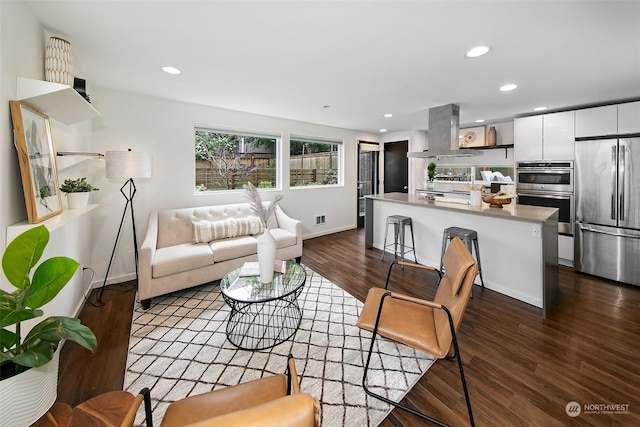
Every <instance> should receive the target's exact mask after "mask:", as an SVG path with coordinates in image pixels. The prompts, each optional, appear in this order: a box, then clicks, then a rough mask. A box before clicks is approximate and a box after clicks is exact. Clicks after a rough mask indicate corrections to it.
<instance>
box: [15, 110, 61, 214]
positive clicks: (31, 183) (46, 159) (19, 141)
mask: <svg viewBox="0 0 640 427" xmlns="http://www.w3.org/2000/svg"><path fill="white" fill-rule="evenodd" d="M9 106H10V108H11V119H12V121H13V135H14V145H15V146H16V150H17V151H18V161H19V162H20V175H21V177H22V189H23V191H24V199H25V203H26V205H27V219H28V221H29V223H30V224H35V223H38V222H42V221H44V220H45V219H47V218H50V217H52V216H54V215H57V214H59V213H61V212H62V201H61V199H60V190H59V185H58V171H57V170H56V161H55V157H54V155H55V153H54V151H53V141H52V139H51V126H50V124H49V117H47V116H46V115H44V114H42V113H40V112H39V111H36V110H34V109H32V108H30V107H29V106H27V105H25V104H23V103H21V102H19V101H9Z"/></svg>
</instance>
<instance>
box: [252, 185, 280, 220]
mask: <svg viewBox="0 0 640 427" xmlns="http://www.w3.org/2000/svg"><path fill="white" fill-rule="evenodd" d="M244 189H245V190H246V192H247V198H248V199H249V200H250V201H251V212H253V213H254V214H255V215H256V216H257V217H258V218H260V220H261V221H262V225H263V226H264V228H267V220H268V219H269V217H270V216H271V215H272V214H273V212H274V211H275V210H276V206H278V203H280V200H282V195H281V194H278V195H277V196H276V197H275V199H274V200H273V202H271V203H270V204H269V206H268V207H266V208H265V206H264V205H263V204H262V198H261V197H260V193H259V192H258V189H257V188H256V187H255V186H254V185H253V184H252V183H251V181H249V182H248V183H247V185H245V186H244Z"/></svg>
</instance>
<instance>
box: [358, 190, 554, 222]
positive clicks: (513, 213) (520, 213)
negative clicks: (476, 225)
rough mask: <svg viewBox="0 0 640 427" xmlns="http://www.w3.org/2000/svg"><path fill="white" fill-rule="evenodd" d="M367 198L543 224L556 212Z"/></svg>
mask: <svg viewBox="0 0 640 427" xmlns="http://www.w3.org/2000/svg"><path fill="white" fill-rule="evenodd" d="M366 197H367V198H370V199H373V200H380V201H388V202H397V203H407V204H410V205H417V206H427V207H431V208H436V209H447V210H452V211H463V212H465V213H469V214H477V215H484V216H492V217H497V218H504V219H511V220H515V221H526V222H545V221H547V220H549V219H551V217H552V216H553V214H554V213H556V212H557V211H558V209H556V208H543V207H538V206H528V205H518V204H517V203H516V200H512V201H511V203H510V204H508V205H504V207H503V208H502V209H500V208H492V207H490V206H489V204H488V203H484V202H482V206H470V205H468V204H462V203H449V202H439V201H435V200H428V199H427V198H426V197H425V196H422V195H416V194H406V193H386V194H377V195H373V196H366Z"/></svg>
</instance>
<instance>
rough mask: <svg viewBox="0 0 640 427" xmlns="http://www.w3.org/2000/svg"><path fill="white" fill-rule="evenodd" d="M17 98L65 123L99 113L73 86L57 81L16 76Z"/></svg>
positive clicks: (88, 117) (75, 121)
mask: <svg viewBox="0 0 640 427" xmlns="http://www.w3.org/2000/svg"><path fill="white" fill-rule="evenodd" d="M18 100H19V101H21V102H24V103H25V104H27V105H28V106H30V107H31V108H34V109H36V110H38V111H40V112H42V113H44V114H46V115H48V116H50V117H51V118H53V119H56V120H58V121H60V122H62V123H64V124H67V125H72V124H74V123H78V122H82V121H85V120H89V119H92V118H94V117H98V116H99V115H100V113H99V112H98V110H96V109H95V108H93V106H92V105H91V104H89V103H88V102H87V101H86V100H85V99H84V98H83V97H82V96H81V95H80V94H79V93H78V92H76V90H75V89H74V88H72V87H71V86H68V85H63V84H59V83H51V82H45V81H42V80H33V79H26V78H23V77H18Z"/></svg>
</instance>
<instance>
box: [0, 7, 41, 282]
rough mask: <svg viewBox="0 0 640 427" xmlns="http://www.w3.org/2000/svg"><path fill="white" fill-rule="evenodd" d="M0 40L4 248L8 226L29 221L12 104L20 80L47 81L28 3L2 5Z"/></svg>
mask: <svg viewBox="0 0 640 427" xmlns="http://www.w3.org/2000/svg"><path fill="white" fill-rule="evenodd" d="M0 36H1V37H0V40H1V42H0V55H1V56H0V58H1V60H0V84H1V86H0V135H1V136H2V137H1V138H2V143H1V144H0V230H2V232H1V233H0V247H1V248H4V247H5V245H6V233H5V230H6V227H7V225H10V224H13V223H16V222H19V221H22V220H24V219H26V218H27V212H26V208H25V203H24V195H23V193H22V184H21V183H22V181H21V180H20V167H19V165H18V156H17V154H16V150H15V148H14V146H13V129H12V125H11V115H10V113H9V100H11V99H16V90H17V76H22V77H29V78H34V79H42V78H43V77H44V40H43V33H42V29H41V28H40V25H39V24H38V22H37V21H36V20H35V18H34V17H33V15H31V12H29V10H28V9H27V7H26V6H25V5H24V3H22V2H13V1H11V2H6V1H0ZM3 278H4V276H3Z"/></svg>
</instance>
